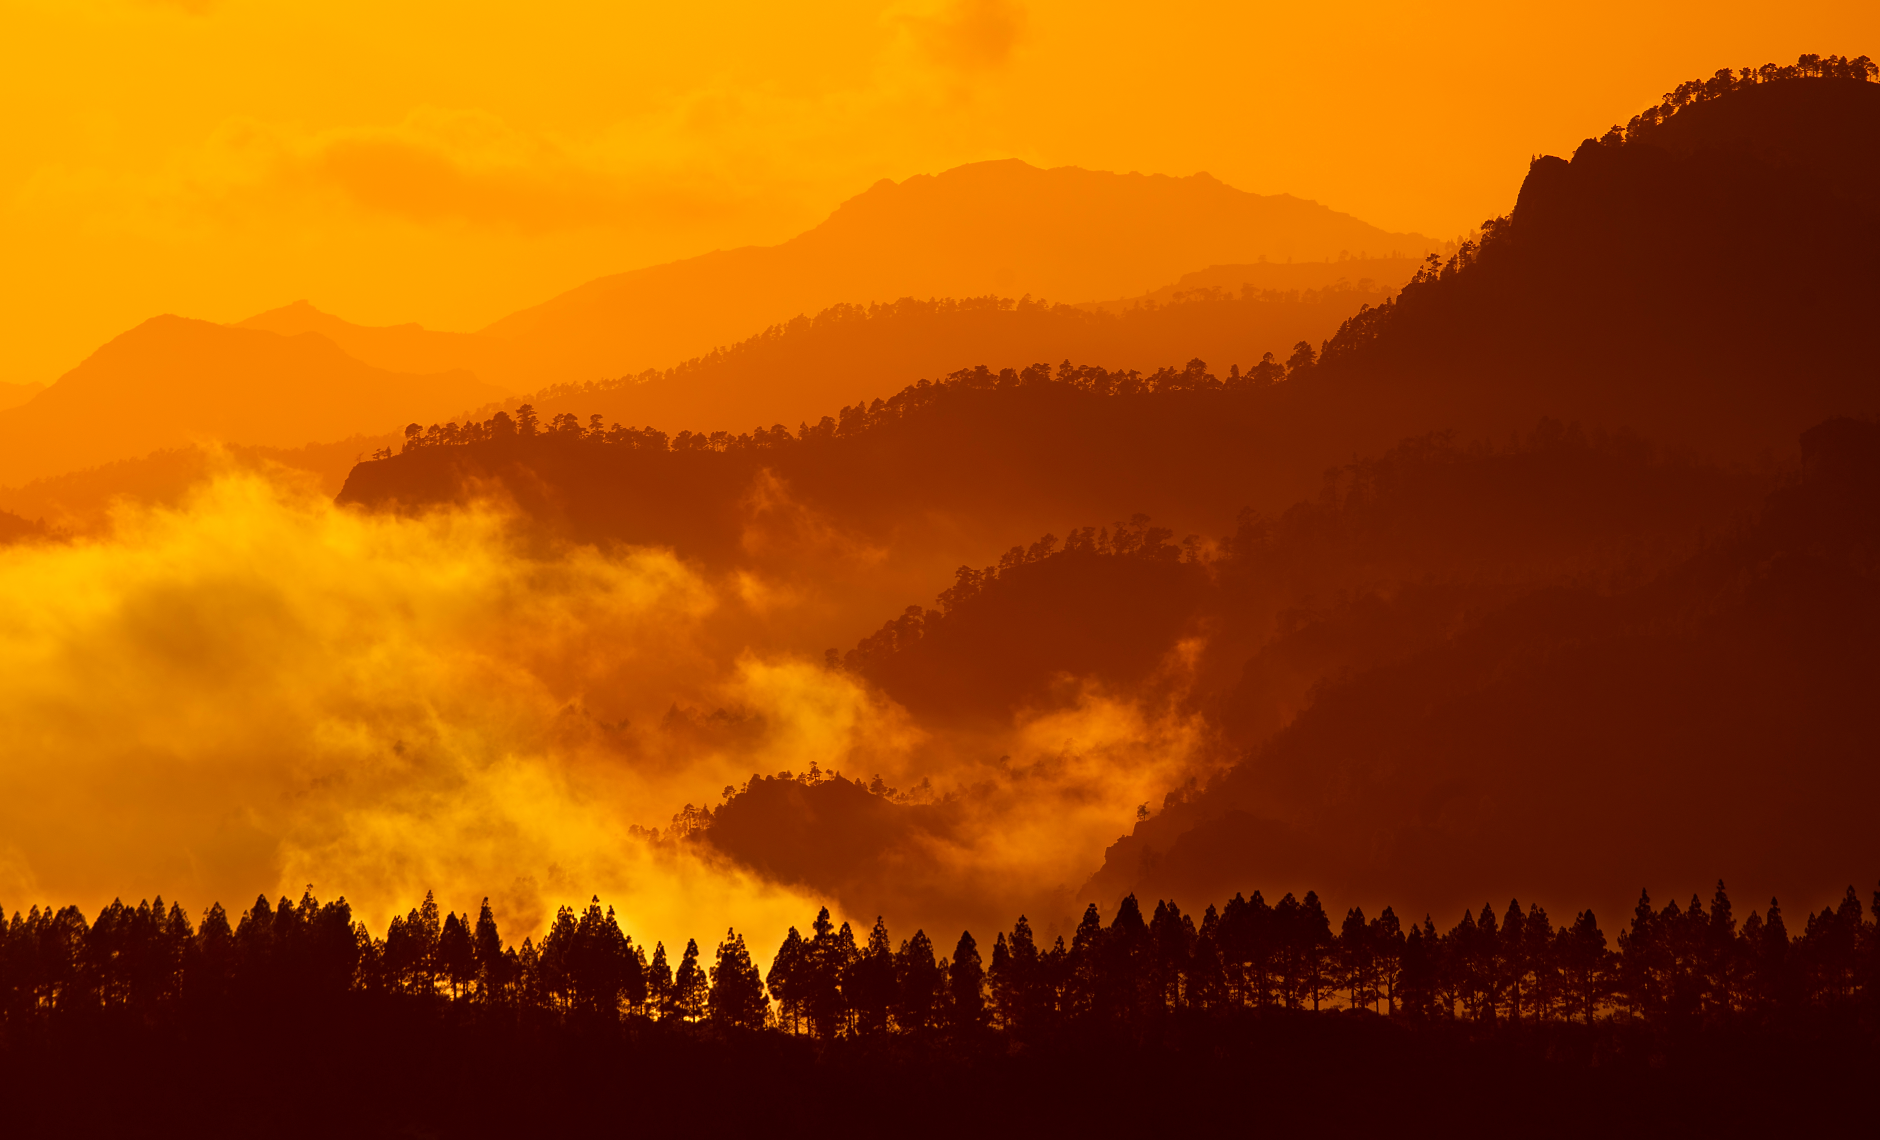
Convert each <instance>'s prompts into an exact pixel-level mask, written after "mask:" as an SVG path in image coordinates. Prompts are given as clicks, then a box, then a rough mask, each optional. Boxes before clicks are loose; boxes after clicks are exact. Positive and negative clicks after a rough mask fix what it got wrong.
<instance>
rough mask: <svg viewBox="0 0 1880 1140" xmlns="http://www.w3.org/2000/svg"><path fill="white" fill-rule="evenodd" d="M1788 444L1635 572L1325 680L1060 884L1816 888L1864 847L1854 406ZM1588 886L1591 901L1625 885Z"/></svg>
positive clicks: (1867, 724)
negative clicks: (1688, 549) (1692, 549)
mask: <svg viewBox="0 0 1880 1140" xmlns="http://www.w3.org/2000/svg"><path fill="white" fill-rule="evenodd" d="M1802 448H1803V455H1804V468H1803V471H1802V474H1801V476H1800V477H1799V478H1798V479H1797V480H1796V481H1795V482H1793V483H1791V484H1789V485H1787V486H1784V487H1782V488H1780V489H1778V490H1777V491H1775V492H1773V493H1772V494H1771V495H1770V496H1769V498H1768V500H1767V502H1766V504H1765V506H1764V508H1763V510H1762V512H1761V516H1760V518H1759V519H1758V521H1757V522H1756V523H1755V525H1753V526H1750V527H1747V528H1745V529H1744V530H1742V531H1741V532H1739V533H1737V534H1735V535H1733V536H1731V537H1729V538H1727V539H1724V540H1722V541H1718V542H1715V543H1713V544H1712V545H1711V546H1710V547H1709V548H1707V549H1706V550H1704V551H1703V552H1701V553H1700V554H1698V555H1696V556H1694V557H1693V558H1691V559H1690V560H1688V561H1687V562H1685V563H1684V564H1683V565H1682V566H1680V567H1678V568H1676V569H1674V570H1672V571H1670V572H1667V573H1666V574H1664V575H1661V576H1658V577H1656V578H1654V579H1653V580H1651V581H1650V582H1648V583H1646V584H1643V585H1640V586H1638V587H1634V588H1630V589H1624V590H1620V591H1616V592H1606V591H1601V590H1597V589H1590V588H1585V587H1562V588H1550V589H1543V590H1539V591H1535V592H1531V593H1527V594H1525V595H1524V596H1522V597H1520V598H1519V599H1517V600H1515V601H1513V602H1510V603H1507V604H1505V605H1502V606H1499V607H1496V608H1494V609H1493V610H1492V611H1491V612H1490V613H1488V614H1487V615H1485V616H1484V617H1482V618H1481V619H1479V620H1477V621H1475V622H1472V623H1468V624H1467V625H1466V626H1465V627H1464V628H1463V629H1462V630H1461V631H1459V632H1457V633H1455V634H1453V635H1450V636H1444V637H1439V638H1437V639H1435V640H1433V641H1432V642H1431V643H1430V644H1429V645H1428V646H1427V647H1426V648H1424V649H1422V650H1420V651H1417V652H1414V653H1410V654H1408V655H1405V656H1403V657H1401V658H1399V659H1397V660H1394V661H1385V662H1380V663H1379V664H1376V665H1374V666H1372V667H1368V668H1362V669H1359V670H1357V671H1355V672H1353V673H1351V674H1349V675H1347V676H1345V677H1342V678H1338V677H1334V678H1333V679H1332V680H1331V681H1330V682H1329V683H1327V684H1325V685H1324V686H1323V687H1322V688H1321V689H1320V691H1319V692H1318V693H1317V694H1316V695H1315V697H1314V698H1313V699H1312V700H1311V701H1310V703H1309V707H1307V708H1306V709H1305V711H1304V712H1302V713H1301V714H1300V715H1299V716H1298V717H1297V718H1296V719H1295V720H1293V721H1292V722H1291V723H1290V724H1288V725H1287V726H1286V727H1284V728H1283V729H1282V730H1281V731H1279V732H1278V733H1277V734H1275V735H1273V736H1272V737H1271V738H1270V739H1269V740H1267V741H1266V742H1265V743H1264V744H1263V745H1261V746H1260V747H1259V748H1258V749H1257V750H1255V751H1254V752H1253V753H1252V754H1251V755H1250V756H1249V758H1248V759H1247V760H1246V761H1244V762H1243V763H1241V764H1239V765H1238V766H1236V767H1235V768H1233V769H1232V770H1231V771H1229V772H1227V773H1226V774H1225V775H1223V776H1222V777H1220V778H1218V779H1217V780H1216V781H1214V782H1213V783H1212V784H1210V785H1209V786H1208V787H1207V788H1206V789H1205V790H1203V791H1201V792H1199V793H1196V794H1194V795H1191V796H1180V795H1178V796H1172V797H1171V798H1170V802H1169V803H1168V804H1167V805H1166V806H1165V809H1164V811H1163V812H1162V813H1161V814H1159V815H1158V816H1156V817H1155V818H1154V819H1151V820H1149V821H1148V822H1146V823H1144V824H1141V825H1139V826H1137V827H1136V829H1135V830H1134V832H1133V833H1132V834H1131V835H1129V836H1128V837H1126V838H1124V839H1122V840H1120V841H1119V842H1118V843H1117V844H1116V845H1115V846H1113V847H1112V848H1111V849H1110V851H1109V853H1108V856H1107V859H1106V862H1105V865H1104V868H1103V870H1102V871H1101V872H1100V873H1099V874H1098V875H1097V876H1096V878H1095V879H1094V880H1092V882H1091V883H1090V884H1088V885H1087V887H1086V889H1085V891H1084V893H1085V894H1088V895H1090V896H1091V897H1097V898H1114V897H1117V896H1119V895H1120V894H1122V893H1124V892H1126V891H1129V890H1136V891H1138V892H1139V893H1143V894H1144V895H1145V897H1165V896H1172V895H1178V896H1181V897H1209V898H1212V897H1219V896H1220V894H1221V893H1222V892H1223V891H1229V892H1231V891H1233V890H1241V889H1245V887H1246V886H1247V885H1248V884H1251V883H1263V884H1271V885H1272V886H1271V887H1269V889H1270V890H1284V889H1292V888H1294V887H1296V886H1297V885H1298V884H1299V883H1301V882H1302V881H1303V879H1304V877H1306V876H1307V874H1308V873H1309V874H1310V876H1311V878H1312V879H1313V880H1314V881H1315V882H1318V883H1322V884H1329V885H1330V889H1332V890H1335V891H1339V892H1341V896H1340V897H1356V898H1363V899H1377V898H1383V897H1385V896H1389V897H1392V898H1397V899H1402V900H1405V901H1406V902H1411V901H1412V900H1414V903H1415V905H1416V906H1417V907H1418V908H1423V907H1431V908H1438V909H1439V911H1440V910H1447V909H1448V908H1452V907H1458V906H1462V905H1468V904H1471V903H1473V902H1475V901H1478V900H1472V899H1463V898H1460V897H1450V896H1447V895H1441V896H1438V895H1431V894H1429V890H1430V884H1440V883H1460V882H1463V881H1468V882H1470V883H1472V884H1473V885H1474V887H1475V888H1476V889H1481V888H1483V887H1484V886H1487V887H1489V888H1490V889H1491V893H1494V892H1496V891H1499V892H1501V893H1503V894H1505V893H1510V892H1511V891H1512V890H1514V889H1521V890H1524V891H1527V892H1532V893H1542V894H1547V895H1550V896H1552V897H1560V896H1566V895H1575V894H1576V893H1577V894H1578V895H1580V896H1584V895H1585V894H1586V891H1587V889H1588V884H1598V883H1604V884H1619V883H1624V882H1628V881H1629V879H1628V876H1629V877H1631V878H1637V877H1641V876H1642V877H1643V878H1644V879H1646V880H1647V881H1655V882H1661V883H1662V882H1678V883H1686V882H1707V881H1709V880H1710V879H1714V878H1716V877H1718V876H1719V875H1721V876H1723V877H1724V878H1726V879H1727V880H1729V881H1730V882H1731V883H1732V885H1733V886H1734V885H1737V884H1739V883H1740V884H1742V885H1744V886H1748V887H1751V888H1752V890H1753V891H1754V892H1755V893H1758V894H1762V895H1767V894H1768V893H1770V892H1771V891H1776V890H1779V891H1782V892H1784V893H1790V892H1795V893H1805V894H1812V893H1815V892H1829V893H1831V892H1832V891H1833V890H1834V889H1837V884H1838V883H1839V881H1840V879H1839V877H1840V876H1843V875H1845V874H1847V873H1851V872H1850V870H1849V869H1853V868H1859V867H1862V866H1865V865H1866V863H1867V862H1868V861H1869V860H1870V859H1871V855H1872V852H1871V846H1872V844H1871V826H1870V824H1869V818H1868V817H1869V816H1870V814H1871V810H1870V809H1871V805H1872V803H1873V802H1874V797H1875V796H1876V795H1880V771H1877V770H1876V769H1875V767H1874V765H1873V764H1872V762H1871V760H1872V757H1873V756H1874V755H1875V752H1876V749H1880V732H1877V731H1876V724H1875V721H1874V718H1873V717H1872V715H1871V714H1870V711H1869V706H1870V705H1871V703H1872V702H1871V699H1870V695H1871V693H1872V692H1873V691H1874V687H1875V685H1876V684H1880V668H1877V667H1876V661H1875V658H1874V656H1873V654H1872V652H1871V646H1872V645H1873V644H1874V640H1875V638H1876V637H1877V636H1880V605H1876V603H1875V599H1876V598H1877V597H1880V590H1876V587H1880V425H1876V424H1875V423H1874V422H1871V421H1862V420H1846V419H1843V420H1833V421H1829V422H1827V423H1824V424H1822V425H1820V426H1818V427H1816V428H1814V429H1812V430H1811V431H1810V432H1808V433H1807V434H1806V435H1804V437H1803V439H1802ZM1370 620H1371V624H1373V625H1374V626H1380V625H1383V624H1384V620H1383V615H1376V616H1373V617H1372V618H1371V619H1370ZM1465 871H1466V872H1467V873H1466V874H1465V873H1464V872H1465ZM1485 875H1486V876H1487V881H1486V882H1485V881H1484V876H1485ZM1751 876H1757V877H1756V878H1753V879H1752V878H1751ZM1824 876H1825V877H1824ZM1829 880H1832V881H1829ZM1320 889H1326V888H1325V887H1321V888H1320ZM1605 889H1606V890H1607V891H1608V892H1609V894H1608V897H1605V898H1604V899H1603V900H1601V901H1602V902H1603V903H1604V904H1605V906H1606V907H1607V908H1608V909H1610V908H1616V907H1618V906H1621V905H1623V904H1624V903H1625V902H1626V901H1628V900H1627V899H1626V898H1624V897H1622V892H1619V891H1618V888H1617V887H1616V886H1608V887H1606V888H1605ZM1419 891H1421V892H1423V893H1421V894H1419V893H1418V892H1419ZM1602 913H1604V911H1602Z"/></svg>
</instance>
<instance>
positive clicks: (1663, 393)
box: [1325, 78, 1880, 455]
mask: <svg viewBox="0 0 1880 1140" xmlns="http://www.w3.org/2000/svg"><path fill="white" fill-rule="evenodd" d="M1877 162H1880V85H1877V84H1874V83H1870V82H1865V81H1861V80H1855V79H1834V78H1800V79H1781V80H1777V81H1773V82H1766V83H1743V84H1733V85H1731V86H1730V87H1728V88H1720V89H1719V90H1718V91H1717V93H1716V95H1715V97H1714V98H1709V99H1706V100H1703V101H1700V102H1696V103H1693V104H1689V105H1688V106H1687V107H1686V109H1684V110H1682V111H1681V112H1680V113H1677V114H1676V115H1675V116H1674V117H1672V118H1670V119H1669V120H1668V121H1665V122H1663V123H1661V124H1638V123H1635V129H1633V130H1632V131H1630V132H1629V133H1622V132H1620V131H1618V129H1617V128H1615V130H1614V131H1613V132H1611V133H1608V134H1607V135H1606V136H1605V137H1604V138H1603V139H1588V140H1587V141H1586V142H1585V143H1584V144H1582V145H1581V146H1580V147H1579V149H1578V150H1577V151H1576V152H1575V153H1574V155H1573V159H1572V161H1571V162H1568V161H1564V160H1562V159H1558V158H1552V157H1544V158H1539V159H1536V160H1535V162H1534V164H1533V166H1532V168H1531V169H1530V171H1529V173H1528V177H1527V180H1526V182H1525V183H1524V184H1523V186H1522V189H1521V194H1520V198H1519V200H1518V201H1517V203H1516V205H1515V208H1514V211H1513V213H1512V214H1511V215H1510V216H1509V217H1508V218H1505V219H1501V220H1500V221H1499V222H1495V223H1490V224H1487V225H1486V227H1485V228H1486V229H1487V231H1488V232H1487V234H1486V236H1485V237H1484V239H1483V241H1482V242H1481V244H1480V247H1479V248H1468V247H1465V248H1464V249H1463V250H1462V251H1461V252H1460V253H1459V254H1458V255H1457V256H1456V257H1455V258H1454V259H1452V261H1451V262H1450V263H1449V264H1448V265H1447V266H1445V267H1443V268H1442V269H1441V270H1440V272H1436V271H1434V270H1432V271H1431V272H1428V273H1425V274H1424V275H1421V276H1420V277H1419V278H1418V279H1417V280H1415V281H1413V282H1412V283H1411V284H1410V285H1408V286H1406V287H1405V289H1404V291H1403V293H1402V295H1401V297H1400V298H1399V299H1398V300H1397V301H1396V302H1395V303H1394V304H1391V305H1388V306H1385V307H1382V308H1379V309H1372V310H1369V311H1367V312H1366V313H1364V314H1362V315H1361V316H1360V317H1358V318H1356V319H1354V320H1353V321H1352V322H1351V323H1350V324H1349V325H1348V326H1347V327H1346V328H1345V329H1344V330H1342V331H1341V332H1340V334H1339V335H1338V336H1337V337H1335V338H1334V339H1333V340H1332V342H1331V344H1330V345H1329V346H1328V347H1327V349H1326V354H1325V355H1326V361H1325V371H1326V373H1327V374H1328V376H1327V379H1328V380H1331V379H1333V378H1335V379H1336V382H1337V384H1338V385H1340V386H1342V387H1344V388H1346V389H1347V390H1348V393H1349V398H1350V399H1351V400H1352V401H1353V402H1354V404H1357V405H1364V406H1368V407H1370V408H1371V411H1370V413H1369V414H1373V415H1375V414H1379V413H1380V412H1382V413H1383V414H1388V415H1394V416H1402V415H1407V414H1421V415H1425V416H1430V417H1433V418H1434V419H1436V420H1437V421H1438V422H1441V423H1444V424H1449V425H1453V426H1456V427H1458V428H1461V429H1463V430H1466V431H1475V430H1483V429H1492V428H1498V427H1500V426H1501V425H1504V424H1506V423H1507V422H1509V421H1510V420H1512V421H1514V422H1520V421H1522V420H1527V419H1531V418H1532V416H1533V415H1535V414H1537V413H1540V412H1548V413H1551V414H1555V415H1562V416H1567V417H1572V418H1576V419H1582V420H1585V421H1587V422H1589V423H1605V424H1608V425H1611V424H1626V425H1629V426H1631V427H1633V428H1634V429H1637V430H1639V431H1641V432H1644V433H1645V434H1647V435H1648V436H1650V437H1651V438H1654V439H1659V440H1661V441H1664V442H1667V443H1671V442H1680V443H1686V444H1689V445H1692V446H1695V447H1698V448H1701V449H1705V450H1707V451H1711V452H1713V453H1718V454H1739V455H1741V454H1748V453H1753V452H1754V451H1756V450H1758V449H1761V448H1772V447H1783V446H1785V445H1786V443H1787V441H1788V440H1791V439H1793V438H1794V436H1795V434H1796V433H1798V432H1800V431H1801V430H1802V429H1804V428H1805V427H1807V426H1808V425H1809V424H1811V423H1814V422H1816V421H1818V420H1820V419H1821V418H1822V417H1823V416H1827V415H1833V414H1838V413H1863V414H1864V413H1866V412H1870V411H1873V410H1875V409H1876V408H1877V407H1880V365H1876V361H1875V356H1874V353H1873V338H1872V333H1871V329H1872V326H1873V312H1874V307H1875V304H1876V302H1880V278H1876V277H1875V275H1874V274H1873V273H1872V272H1871V271H1870V270H1869V268H1868V267H1869V266H1871V265H1872V264H1874V263H1875V260H1876V259H1877V258H1880V182H1876V180H1875V178H1874V177H1873V172H1874V171H1875V170H1876V169H1880V166H1877V165H1876V164H1877Z"/></svg>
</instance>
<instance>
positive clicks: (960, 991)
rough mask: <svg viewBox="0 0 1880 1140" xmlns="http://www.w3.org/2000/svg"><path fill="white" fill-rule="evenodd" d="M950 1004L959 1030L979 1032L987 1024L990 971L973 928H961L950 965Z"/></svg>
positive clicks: (952, 1020) (948, 997)
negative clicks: (964, 929) (987, 975)
mask: <svg viewBox="0 0 1880 1140" xmlns="http://www.w3.org/2000/svg"><path fill="white" fill-rule="evenodd" d="M947 1007H948V1014H949V1023H950V1024H951V1025H952V1028H953V1031H954V1032H955V1033H975V1032H977V1031H979V1030H981V1029H983V1028H985V1025H986V971H985V966H984V964H983V963H982V962H981V960H980V957H979V944H978V943H977V942H974V941H973V936H972V932H970V931H961V932H960V940H959V943H958V945H956V946H955V947H954V948H953V961H952V962H951V964H950V965H949V966H948V967H947Z"/></svg>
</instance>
